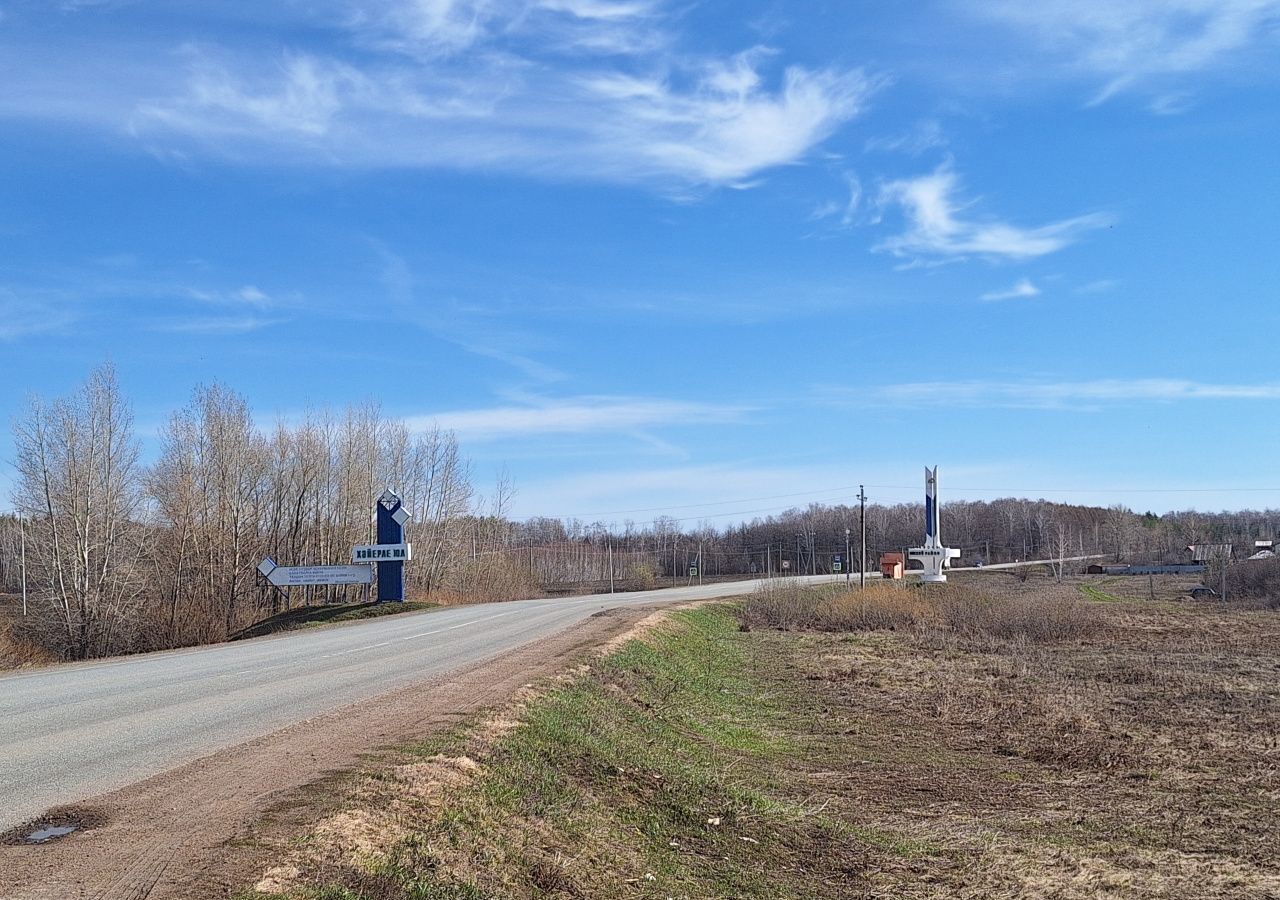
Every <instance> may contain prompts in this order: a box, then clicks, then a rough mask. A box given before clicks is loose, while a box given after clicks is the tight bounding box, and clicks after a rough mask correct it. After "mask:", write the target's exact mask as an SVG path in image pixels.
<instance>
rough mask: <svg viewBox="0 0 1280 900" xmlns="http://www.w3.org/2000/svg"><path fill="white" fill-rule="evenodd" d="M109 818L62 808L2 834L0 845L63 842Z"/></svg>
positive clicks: (81, 809) (97, 812)
mask: <svg viewBox="0 0 1280 900" xmlns="http://www.w3.org/2000/svg"><path fill="white" fill-rule="evenodd" d="M106 821H107V817H106V816H105V815H103V814H102V813H101V812H100V811H98V810H92V809H84V808H81V807H62V808H61V809H54V810H50V811H49V812H47V813H45V814H44V815H43V816H41V817H40V818H38V819H33V820H31V821H30V822H28V823H26V824H25V825H19V826H18V827H17V828H10V829H9V830H8V831H6V832H4V833H2V834H0V844H4V845H8V846H10V847H12V846H15V845H27V846H35V845H43V844H51V843H55V842H57V841H60V840H62V839H63V838H65V837H67V836H68V835H71V834H76V833H78V832H82V831H88V830H89V829H90V828H96V827H98V826H99V825H103V824H105V823H106Z"/></svg>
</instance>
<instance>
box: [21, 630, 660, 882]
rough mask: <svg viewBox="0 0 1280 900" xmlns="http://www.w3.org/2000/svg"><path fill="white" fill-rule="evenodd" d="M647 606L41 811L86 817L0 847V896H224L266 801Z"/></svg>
mask: <svg viewBox="0 0 1280 900" xmlns="http://www.w3.org/2000/svg"><path fill="white" fill-rule="evenodd" d="M655 608H656V607H643V608H625V609H614V610H609V611H606V612H603V613H600V614H597V615H595V616H593V617H591V618H590V619H588V620H586V621H585V622H582V623H581V624H579V625H577V626H574V627H573V628H571V629H569V630H567V631H564V632H561V633H560V634H558V635H555V636H553V637H551V638H548V639H545V640H542V641H538V642H535V643H532V644H529V645H526V646H525V647H522V648H520V649H518V650H516V651H514V652H512V653H509V654H508V655H506V656H504V657H501V658H499V659H495V660H490V661H488V662H484V663H480V664H477V665H475V666H472V667H469V668H466V669H463V670H459V671H454V672H451V673H448V674H447V675H443V676H440V677H437V678H433V679H431V680H429V681H425V682H423V683H422V684H420V685H416V686H414V687H412V688H406V689H403V690H400V691H397V692H394V693H391V694H387V695H385V696H383V697H380V698H377V699H375V700H373V701H369V702H366V703H361V704H357V705H354V706H349V707H346V708H343V709H340V710H336V711H334V712H332V713H328V714H326V715H323V716H318V717H315V718H313V719H309V720H306V721H304V722H300V723H298V724H296V725H293V726H291V727H289V728H287V729H284V730H282V731H278V732H276V733H274V734H271V735H268V736H266V737H263V738H260V739H258V740H255V741H251V742H248V743H245V744H241V745H239V746H236V747H233V748H230V749H227V750H224V751H221V752H219V753H216V754H213V755H211V756H208V757H205V758H204V759H201V760H197V761H196V762H194V763H191V764H189V765H186V766H183V767H181V768H178V769H175V770H173V771H170V772H166V773H164V774H161V775H158V776H155V777H153V778H150V779H147V780H146V781H143V782H140V783H138V784H136V785H132V786H130V787H128V788H125V789H123V790H120V791H116V792H114V793H111V794H106V795H104V796H101V797H98V798H95V799H94V800H92V801H90V802H88V803H85V804H82V805H81V806H79V807H77V808H68V809H64V810H55V811H51V812H50V816H49V817H48V818H50V819H58V820H59V821H77V820H82V821H86V822H90V823H94V825H95V827H92V828H88V829H86V830H84V831H82V832H80V833H76V834H73V835H71V836H69V837H67V838H63V839H61V840H59V841H56V842H53V843H49V844H45V845H39V846H31V845H14V844H7V845H0V873H3V874H2V875H0V879H2V880H0V898H3V900H35V898H41V900H43V898H49V900H54V898H56V900H69V898H97V900H117V898H133V900H140V898H144V897H146V898H156V900H160V898H201V897H219V896H227V895H228V894H229V893H230V891H231V890H233V888H234V887H235V886H238V885H241V884H243V883H245V881H246V880H251V879H252V875H253V874H254V873H256V872H260V871H261V870H262V868H263V867H264V864H266V863H268V862H269V860H268V859H266V858H264V856H263V852H264V851H262V850H261V849H259V848H260V846H261V842H258V841H256V840H254V836H255V829H258V828H261V827H264V818H265V817H266V814H267V813H268V812H269V811H275V813H276V814H277V815H276V821H275V827H287V826H288V825H289V823H288V822H281V821H279V819H280V809H281V807H282V804H283V805H284V806H286V807H287V806H288V803H287V802H286V801H287V799H288V798H291V797H294V796H296V795H297V794H298V793H299V791H300V790H302V789H305V788H306V787H307V786H308V785H312V784H315V783H317V782H319V781H321V780H323V779H326V778H334V777H336V776H338V775H339V774H340V773H342V772H343V771H345V770H348V769H351V768H352V767H354V766H356V765H357V764H359V763H360V761H361V759H362V758H363V757H364V756H365V755H366V754H368V753H369V752H371V751H376V750H378V749H380V748H384V747H387V746H390V745H394V744H399V743H403V742H404V741H408V740H414V739H420V738H422V737H424V736H427V735H430V734H432V733H435V732H439V731H442V730H446V729H449V728H450V727H452V726H455V725H457V724H458V723H459V722H462V721H465V720H467V719H468V718H470V717H473V716H474V715H475V714H476V713H477V712H479V711H480V710H483V709H486V708H490V707H493V706H495V705H499V704H501V703H503V702H504V701H507V700H509V699H510V698H511V697H512V696H514V695H515V694H516V693H517V692H518V691H519V690H520V689H521V688H523V687H524V686H526V685H527V684H529V683H530V681H532V680H534V679H538V678H541V677H544V676H547V675H550V674H553V673H555V672H557V671H561V670H563V669H564V668H566V667H567V666H569V665H570V664H571V663H572V662H573V661H575V660H577V659H579V658H580V657H581V656H582V655H584V654H585V653H586V652H587V651H589V650H591V649H592V648H595V647H597V646H599V645H601V644H604V643H607V642H608V641H610V640H611V639H613V638H616V637H617V636H619V635H621V634H624V633H625V632H627V631H628V630H629V629H631V628H632V627H634V626H635V625H636V624H637V623H639V622H641V621H642V620H644V619H645V618H646V617H647V616H650V615H652V614H653V612H654V610H655ZM284 818H285V819H287V815H285V816H284ZM42 821H43V820H42ZM267 824H268V825H270V824H271V823H267ZM296 824H299V825H301V824H302V823H301V822H299V823H296Z"/></svg>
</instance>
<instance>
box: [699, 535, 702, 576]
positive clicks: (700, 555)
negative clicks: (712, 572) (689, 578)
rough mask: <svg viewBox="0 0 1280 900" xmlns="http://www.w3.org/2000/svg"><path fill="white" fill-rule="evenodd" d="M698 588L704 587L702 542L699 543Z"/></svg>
mask: <svg viewBox="0 0 1280 900" xmlns="http://www.w3.org/2000/svg"><path fill="white" fill-rule="evenodd" d="M698 586H699V587H701V586H702V541H698Z"/></svg>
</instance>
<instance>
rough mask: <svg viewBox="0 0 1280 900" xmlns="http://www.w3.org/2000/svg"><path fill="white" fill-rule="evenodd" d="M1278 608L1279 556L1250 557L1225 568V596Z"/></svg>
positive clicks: (1279, 588) (1279, 601)
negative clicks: (1268, 557)
mask: <svg viewBox="0 0 1280 900" xmlns="http://www.w3.org/2000/svg"><path fill="white" fill-rule="evenodd" d="M1232 597H1234V598H1236V599H1239V600H1252V601H1255V602H1258V603H1260V604H1262V605H1263V606H1267V607H1270V608H1272V609H1278V608H1280V558H1276V559H1251V560H1245V561H1244V562H1241V563H1238V564H1236V565H1233V566H1231V568H1229V569H1227V598H1228V599H1230V598H1232Z"/></svg>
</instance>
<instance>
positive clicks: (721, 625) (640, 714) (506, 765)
mask: <svg viewBox="0 0 1280 900" xmlns="http://www.w3.org/2000/svg"><path fill="white" fill-rule="evenodd" d="M1028 589H1029V588H1028V586H1025V585H1020V586H1017V587H1016V588H1015V587H1011V586H1010V585H1008V584H1006V585H1003V586H1002V587H1000V588H999V589H994V588H993V589H989V590H988V589H985V588H984V589H982V591H981V593H979V592H977V591H976V590H975V589H973V588H966V587H965V586H964V585H954V586H949V587H947V588H942V589H937V588H930V589H929V591H928V593H926V594H923V595H922V594H921V593H920V592H918V591H913V590H910V589H903V588H897V587H887V586H876V588H875V589H870V588H869V589H868V591H867V592H866V593H864V594H862V595H858V594H856V593H854V594H843V593H838V592H826V593H823V592H816V593H815V592H808V591H791V590H784V591H781V592H775V593H773V594H762V595H758V596H755V597H753V598H751V599H750V600H748V602H747V603H746V604H745V607H744V608H743V609H742V610H741V611H740V614H741V615H742V616H743V617H744V620H745V624H742V625H740V620H739V618H738V613H736V612H735V611H734V610H732V609H730V608H727V607H723V606H721V607H713V608H703V609H700V610H698V611H694V612H686V613H681V614H679V615H677V616H675V617H673V621H672V622H671V623H670V625H669V626H667V627H664V628H661V629H658V630H656V631H654V632H652V633H650V634H648V635H646V636H645V637H644V638H643V639H641V640H635V641H632V642H630V643H628V644H626V645H625V646H624V647H623V648H622V649H620V650H618V651H617V652H615V653H613V654H611V655H610V656H608V657H607V658H604V659H601V660H598V661H596V662H593V663H592V664H590V666H588V667H587V668H586V669H585V670H584V671H582V672H580V673H579V674H578V675H576V676H575V677H574V678H573V679H571V680H569V681H567V682H565V683H561V684H559V685H558V686H555V687H553V688H552V689H551V690H550V691H549V693H546V694H545V695H543V696H541V697H537V698H533V699H530V700H527V701H526V702H525V703H524V704H523V705H522V706H521V707H519V708H518V709H515V710H509V711H508V713H507V715H505V716H504V717H500V718H499V719H497V720H494V721H490V722H487V723H481V724H477V725H474V726H473V727H469V728H462V729H459V730H458V731H456V732H455V733H453V734H450V735H447V736H444V737H441V738H439V739H437V740H433V741H430V742H428V743H425V744H422V745H418V746H413V747H409V748H403V749H401V750H399V751H396V752H395V753H393V754H391V755H390V756H386V757H381V758H379V759H377V760H374V761H372V762H371V763H370V765H369V767H368V769H367V771H365V772H364V773H362V774H361V775H359V776H357V777H354V778H352V779H348V780H345V781H342V782H338V783H336V784H335V785H331V786H330V787H329V790H330V791H331V792H332V793H333V794H334V795H333V796H330V797H329V798H328V800H327V801H325V803H324V804H321V806H322V807H327V808H328V809H329V812H328V813H326V814H325V815H324V816H323V817H321V818H320V820H318V821H316V822H313V823H312V825H311V827H310V828H309V830H308V834H307V835H306V836H305V838H303V839H301V840H300V841H298V842H296V843H295V844H293V845H292V846H287V847H286V846H280V847H278V848H276V855H277V857H278V858H280V860H281V865H280V866H279V867H278V868H277V869H275V870H273V871H272V872H271V873H270V877H269V878H267V879H265V880H263V881H261V882H260V883H259V884H258V889H260V890H261V891H262V892H263V893H264V894H265V893H270V894H272V895H275V896H279V895H280V894H285V895H287V896H290V897H294V898H317V900H318V898H324V900H353V898H415V900H427V898H480V897H601V898H608V897H688V898H700V897H726V898H727V897H760V898H765V897H907V898H915V897H920V898H925V897H928V898H934V897H952V896H968V897H1010V898H1012V897H1063V898H1077V897H1078V898H1086V897H1088V898H1096V897H1157V896H1158V897H1172V898H1188V900H1190V898H1197V900H1199V898H1216V897H1220V898H1226V897H1270V896H1280V876H1277V875H1276V874H1275V873H1276V872H1277V871H1280V851H1277V848H1276V846H1275V842H1274V839H1273V838H1274V835H1275V834H1276V833H1277V832H1278V830H1280V811H1277V809H1276V804H1275V802H1274V798H1275V797H1276V796H1278V795H1280V776H1278V775H1277V766H1276V761H1277V758H1278V757H1280V696H1278V695H1277V691H1276V689H1275V687H1274V683H1275V673H1276V664H1275V661H1274V651H1273V647H1274V646H1275V640H1276V639H1277V637H1280V620H1278V619H1277V617H1276V616H1275V614H1274V613H1269V612H1259V611H1247V610H1229V609H1218V608H1215V607H1201V606H1194V605H1190V604H1184V605H1182V606H1175V605H1172V604H1169V603H1159V604H1154V605H1153V604H1142V603H1138V602H1134V601H1127V600H1111V601H1109V602H1106V603H1092V602H1088V601H1086V600H1084V599H1082V598H1081V594H1080V591H1079V590H1078V589H1077V588H1076V587H1075V586H1071V585H1052V584H1043V583H1042V584H1032V585H1030V590H1033V591H1034V592H1035V593H1034V595H1032V596H1028V595H1027V594H1026V591H1027V590H1028ZM740 628H748V629H749V630H745V631H744V630H740ZM334 810H337V811H336V812H335V811H334ZM244 896H246V897H256V896H260V894H258V893H257V892H255V891H250V892H247V893H246V894H245V895H244Z"/></svg>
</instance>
